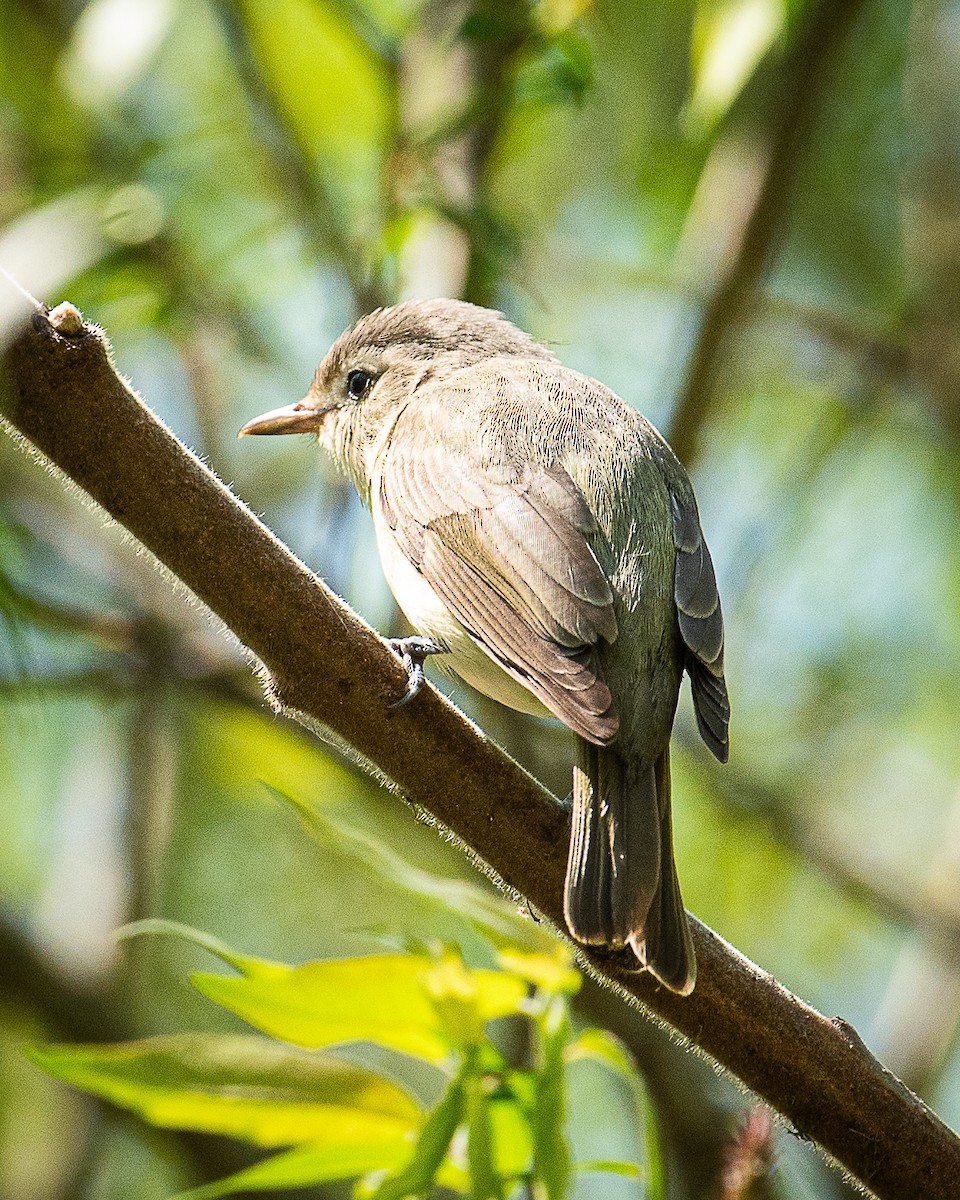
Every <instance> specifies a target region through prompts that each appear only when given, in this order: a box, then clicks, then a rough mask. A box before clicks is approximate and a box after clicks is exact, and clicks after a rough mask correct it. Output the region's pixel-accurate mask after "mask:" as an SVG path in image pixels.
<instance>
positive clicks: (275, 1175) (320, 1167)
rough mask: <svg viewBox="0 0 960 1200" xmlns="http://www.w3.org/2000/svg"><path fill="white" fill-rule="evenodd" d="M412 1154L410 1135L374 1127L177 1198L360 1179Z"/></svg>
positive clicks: (204, 1199)
mask: <svg viewBox="0 0 960 1200" xmlns="http://www.w3.org/2000/svg"><path fill="white" fill-rule="evenodd" d="M409 1156H410V1140H409V1138H408V1137H403V1138H402V1139H400V1138H398V1139H395V1140H390V1139H389V1138H385V1137H383V1135H382V1132H381V1133H380V1134H379V1135H378V1133H377V1130H376V1129H374V1128H371V1130H370V1135H369V1136H368V1137H366V1138H364V1137H362V1136H361V1137H358V1138H357V1139H356V1140H355V1141H350V1142H348V1141H340V1142H339V1143H337V1144H335V1145H323V1144H312V1145H308V1146H298V1147H297V1148H296V1149H295V1150H288V1151H286V1152H285V1153H284V1154H276V1155H274V1156H273V1157H272V1158H268V1159H266V1160H265V1161H264V1162H262V1163H257V1164H256V1165H255V1166H253V1167H247V1168H246V1170H243V1171H238V1172H237V1173H236V1174H235V1175H229V1176H227V1178H226V1179H219V1180H217V1181H216V1182H215V1183H208V1184H204V1186H203V1187H198V1188H193V1189H191V1190H190V1191H189V1192H181V1193H180V1194H179V1195H178V1196H177V1197H176V1198H175V1200H217V1197H219V1196H232V1195H234V1194H235V1193H236V1192H268V1191H276V1190H278V1189H280V1188H299V1187H311V1186H312V1185H314V1184H318V1183H330V1182H332V1181H333V1180H337V1179H356V1178H357V1177H358V1176H360V1175H365V1174H367V1172H369V1171H382V1170H392V1169H394V1168H395V1167H398V1166H399V1165H400V1164H401V1163H403V1162H405V1161H406V1160H407V1158H409Z"/></svg>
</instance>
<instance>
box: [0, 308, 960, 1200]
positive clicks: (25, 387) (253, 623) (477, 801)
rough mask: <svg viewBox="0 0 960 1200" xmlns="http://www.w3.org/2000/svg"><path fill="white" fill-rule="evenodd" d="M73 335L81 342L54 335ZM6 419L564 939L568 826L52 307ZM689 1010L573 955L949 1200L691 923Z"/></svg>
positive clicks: (741, 1073)
mask: <svg viewBox="0 0 960 1200" xmlns="http://www.w3.org/2000/svg"><path fill="white" fill-rule="evenodd" d="M71 330H75V332H73V333H72V335H70V336H68V334H69V333H70V331H71ZM7 370H8V375H9V382H10V386H9V388H8V390H7V393H6V395H5V396H4V397H3V399H2V401H0V403H2V405H3V408H4V415H5V416H6V417H7V419H8V421H9V422H10V424H11V425H12V426H13V427H14V429H16V430H19V432H20V433H21V434H22V435H23V436H24V437H25V438H27V439H29V441H30V442H32V443H33V445H34V446H35V447H36V448H37V449H38V450H39V451H40V452H41V453H42V454H43V455H44V456H45V457H46V459H48V460H49V461H50V462H51V463H53V464H54V465H55V466H56V467H57V468H59V469H60V470H61V471H62V472H64V473H65V474H66V475H67V476H69V477H70V478H71V479H72V480H74V481H75V482H76V483H78V484H79V485H80V486H81V487H82V488H83V489H84V490H85V491H86V492H87V493H88V494H89V495H90V496H91V497H92V498H93V499H94V500H95V501H96V502H97V503H98V504H99V505H101V507H103V508H104V509H105V510H106V511H107V512H108V513H109V514H110V515H111V516H113V517H114V519H116V520H117V521H120V522H121V523H122V524H123V525H124V526H126V528H127V529H129V530H130V532H131V533H133V534H134V536H135V537H137V538H138V539H139V540H140V541H141V542H142V543H143V544H144V545H145V546H146V547H148V548H149V549H150V550H151V551H152V552H153V553H154V554H155V555H156V557H157V558H158V559H159V560H160V562H161V563H163V564H164V565H165V566H166V567H167V568H168V569H169V570H170V571H172V572H173V573H174V574H175V575H176V576H178V577H179V578H180V579H181V580H182V581H183V583H184V584H186V586H187V587H189V588H190V589H191V590H192V591H193V592H194V593H195V594H196V595H197V596H198V597H199V598H200V599H201V600H202V601H203V602H204V603H205V604H207V605H208V606H209V607H210V608H211V609H212V610H213V611H214V612H215V613H216V614H217V615H218V616H219V617H220V618H221V619H222V620H223V621H224V622H225V624H226V625H227V626H228V627H229V628H230V629H231V630H232V631H233V632H234V633H235V634H236V636H237V637H238V638H239V639H240V641H241V642H243V643H244V645H246V646H247V647H249V649H250V650H251V651H252V652H253V654H254V655H256V656H257V658H258V659H259V660H260V661H261V662H262V663H263V664H264V666H265V668H266V670H267V671H268V672H269V679H270V682H269V689H270V693H271V696H272V698H273V700H274V702H275V703H276V704H277V705H279V706H282V707H284V708H285V709H287V710H288V711H293V712H297V713H300V714H301V715H302V719H303V720H304V721H305V723H308V724H312V725H313V726H314V727H316V726H322V727H325V728H327V729H328V730H330V731H332V732H333V733H334V735H336V736H337V737H338V738H340V739H343V740H345V741H346V742H348V743H350V744H351V745H353V746H354V747H355V748H356V749H357V751H358V752H359V753H360V754H361V755H363V756H364V758H366V759H367V760H369V761H370V762H371V763H374V764H376V767H377V768H378V769H379V770H380V771H381V772H382V773H383V774H384V775H386V776H387V777H388V778H390V779H391V780H393V781H394V782H395V783H396V784H397V786H398V787H399V788H400V790H401V791H402V792H403V794H404V795H405V796H406V797H407V799H409V800H410V801H411V802H412V803H413V804H415V805H417V806H418V807H420V808H421V809H422V810H423V811H424V812H425V813H426V814H427V815H429V816H432V817H434V818H436V819H437V820H438V821H440V822H441V823H442V824H443V825H445V826H446V827H448V828H449V829H450V830H451V831H452V832H453V833H454V834H455V835H456V836H457V837H458V838H460V839H461V840H462V841H463V842H464V843H465V845H466V847H467V849H468V850H469V851H471V852H473V853H474V854H475V855H477V856H478V857H479V858H480V859H481V860H482V861H483V862H484V863H487V864H489V868H490V869H491V871H492V872H494V873H496V875H497V876H498V877H499V878H500V880H501V881H502V882H503V883H504V885H505V886H507V887H508V888H512V889H514V890H515V891H516V892H518V893H520V894H521V895H523V896H524V897H526V898H527V900H528V901H529V903H530V904H532V905H533V906H534V907H535V908H537V909H538V910H540V911H541V912H542V913H543V914H544V915H545V916H546V917H547V918H549V919H550V920H551V921H552V922H554V924H555V925H556V926H557V927H558V928H561V929H562V928H563V915H562V895H563V875H564V865H565V858H566V854H565V847H566V843H567V836H568V816H567V813H566V812H565V810H564V809H563V808H562V806H561V805H560V804H558V803H557V801H556V799H555V798H554V797H553V796H551V795H550V794H549V793H548V792H547V791H546V790H545V789H543V788H542V787H541V786H540V785H539V784H538V783H537V782H536V781H535V780H534V779H533V778H532V777H531V776H529V775H527V774H526V773H525V772H524V771H522V770H521V769H520V768H519V767H518V766H517V765H516V764H515V763H513V762H512V761H511V760H510V759H508V758H507V757H506V756H505V755H504V754H503V753H502V752H501V751H500V750H498V749H497V748H496V746H494V745H493V744H492V743H491V742H490V741H488V740H487V739H486V738H485V737H484V736H483V735H482V734H481V733H480V732H479V731H478V730H477V729H476V727H475V726H473V725H471V724H470V723H469V722H468V721H467V720H466V719H465V718H464V717H463V716H462V715H461V714H460V713H459V712H457V710H456V709H454V708H453V707H452V705H450V704H449V703H448V702H447V701H446V700H445V699H444V698H443V697H442V696H440V695H439V694H438V693H437V692H436V691H434V690H433V689H424V692H423V694H422V695H421V697H419V698H418V699H417V701H416V702H415V703H414V704H412V705H410V706H408V707H406V708H402V709H397V710H393V711H388V708H387V705H388V702H389V700H390V699H391V698H392V697H394V696H399V695H401V694H402V691H403V689H404V686H405V682H406V675H405V672H404V670H403V668H402V666H401V665H400V663H399V660H398V659H397V658H396V656H395V655H393V653H392V652H391V651H390V650H389V649H388V648H387V646H386V645H385V643H384V642H383V641H382V639H380V638H379V637H378V636H377V635H376V634H375V633H374V632H373V631H372V630H371V629H369V628H368V627H367V626H366V625H364V624H363V623H362V622H361V621H360V619H359V618H358V617H357V616H356V615H355V614H354V613H353V612H352V611H351V610H350V609H349V608H348V607H347V606H346V605H345V604H344V603H343V602H342V601H340V600H339V599H338V598H337V597H336V596H334V595H333V594H332V593H331V592H330V591H329V590H328V589H327V588H325V587H324V585H323V584H322V583H321V582H320V581H319V580H318V579H317V578H316V577H315V576H314V575H312V574H311V573H310V572H309V571H308V570H307V569H306V568H305V567H304V566H303V565H302V564H301V563H300V562H298V561H297V560H296V559H295V558H294V557H293V556H292V555H291V554H290V553H289V551H287V550H286V548H285V547H284V546H282V545H281V544H280V542H278V541H277V539H276V538H275V537H274V536H273V535H272V534H271V533H270V532H269V530H267V529H266V528H265V527H264V526H263V525H262V524H261V523H260V522H259V521H258V520H257V519H256V518H255V517H254V516H253V515H252V514H251V513H250V512H249V511H248V510H247V509H246V508H245V507H244V506H243V505H242V504H241V503H240V502H239V501H238V500H237V499H236V498H235V497H234V496H233V495H232V494H231V493H230V492H229V491H228V490H227V489H226V488H225V487H224V486H223V485H222V484H221V483H220V482H219V481H218V480H217V479H216V478H215V476H214V475H213V474H212V473H211V472H210V471H209V470H207V468H206V467H204V466H203V464H202V463H200V462H199V461H198V460H197V459H196V458H195V457H194V456H193V455H192V454H191V453H190V452H189V451H187V450H186V449H185V448H184V447H183V446H182V445H181V444H180V443H178V442H177V440H176V439H175V438H174V437H173V435H172V434H171V433H170V432H169V431H168V430H167V429H166V427H165V426H163V425H162V424H161V423H160V421H159V420H158V419H157V418H156V417H155V416H154V415H153V414H152V413H151V412H150V411H149V410H148V409H147V408H146V407H145V406H144V405H143V404H142V403H141V402H140V401H139V400H138V399H137V397H135V396H134V395H133V394H132V392H131V391H130V390H129V389H128V388H127V386H126V385H125V384H124V383H123V382H122V380H121V379H120V378H119V377H118V376H117V374H116V372H115V370H114V368H113V366H112V363H111V361H110V357H109V349H108V346H107V343H106V341H105V339H104V338H103V336H102V334H100V332H99V331H98V330H96V329H94V328H93V327H90V326H79V327H78V326H77V324H76V313H75V310H72V309H71V308H69V306H61V308H60V309H57V310H55V311H54V312H53V313H52V314H50V315H49V318H47V317H44V316H43V315H41V314H37V315H36V316H35V317H34V318H33V326H32V328H30V329H28V331H27V332H26V333H25V334H24V335H23V336H22V337H21V338H20V339H19V340H18V342H17V343H16V344H15V345H14V346H13V347H12V349H11V351H10V354H9V358H8V362H7ZM692 925H693V937H694V942H695V945H696V951H697V958H698V962H699V982H698V984H697V988H696V991H695V992H694V993H693V995H692V996H690V997H686V998H685V997H680V996H676V995H673V994H672V993H669V992H666V991H665V990H663V989H662V988H659V987H658V986H657V985H656V983H655V982H654V981H653V980H652V979H651V978H650V977H649V976H647V975H643V974H639V975H638V974H636V973H631V972H628V971H626V970H624V968H623V965H622V964H621V963H620V962H619V961H618V960H617V958H616V957H609V956H607V957H604V956H602V955H600V954H597V953H586V952H584V953H583V954H582V956H581V957H582V961H583V962H584V964H585V965H587V966H588V967H589V968H590V969H592V970H593V971H595V972H596V973H597V974H598V975H600V976H602V977H604V978H605V979H607V980H609V981H610V982H612V983H614V984H615V985H616V986H617V987H618V988H620V989H621V990H622V992H623V993H624V994H625V995H627V996H629V997H631V998H632V999H634V1000H638V1001H640V1002H641V1003H642V1004H643V1005H645V1006H646V1007H647V1008H648V1009H649V1010H650V1011H651V1012H652V1013H654V1014H655V1015H656V1016H657V1017H659V1018H660V1019H661V1020H663V1021H665V1022H667V1023H668V1024H670V1025H672V1026H673V1027H674V1029H676V1030H677V1031H679V1032H680V1033H682V1034H683V1035H684V1036H685V1037H686V1038H688V1039H690V1041H691V1042H693V1043H694V1044H695V1045H697V1046H698V1047H700V1048H701V1049H702V1050H703V1051H704V1052H706V1053H707V1054H709V1055H710V1056H712V1057H713V1058H714V1059H715V1060H716V1061H717V1062H718V1063H720V1064H722V1065H723V1066H724V1067H726V1068H727V1069H728V1070H729V1071H731V1072H733V1074H735V1075H736V1076H738V1077H739V1078H740V1079H741V1080H742V1081H743V1082H744V1083H745V1084H747V1085H748V1086H749V1087H751V1088H752V1089H753V1090H754V1091H756V1092H757V1093H758V1094H759V1095H761V1096H762V1097H763V1098H764V1099H766V1100H767V1101H768V1102H769V1103H770V1104H771V1105H773V1106H774V1107H775V1108H776V1109H777V1110H779V1111H780V1112H781V1113H783V1115H784V1116H785V1117H786V1119H787V1120H788V1121H789V1122H790V1123H791V1124H792V1125H793V1126H794V1128H795V1129H796V1130H797V1132H798V1134H799V1135H800V1136H801V1137H804V1138H809V1139H812V1140H814V1141H816V1142H817V1143H818V1144H819V1145H820V1146H821V1147H822V1148H823V1149H824V1150H826V1151H827V1153H829V1154H830V1155H832V1156H833V1157H834V1158H835V1159H837V1160H838V1161H839V1162H840V1163H842V1164H843V1166H844V1167H846V1168H847V1170H849V1171H850V1172H851V1173H852V1174H853V1175H855V1176H856V1177H857V1178H858V1179H859V1180H860V1181H862V1182H863V1183H864V1184H865V1185H867V1186H869V1187H870V1188H872V1189H873V1191H874V1192H875V1194H876V1195H877V1196H878V1197H881V1200H904V1198H906V1197H917V1196H923V1197H924V1198H925V1200H950V1198H952V1197H953V1196H955V1193H956V1180H957V1179H958V1178H960V1140H958V1139H957V1138H956V1137H955V1136H954V1134H953V1133H952V1132H951V1131H950V1130H949V1129H948V1128H947V1127H946V1126H945V1125H944V1124H943V1123H942V1122H941V1121H940V1120H939V1119H938V1118H937V1117H936V1115H935V1114H934V1113H932V1112H931V1111H930V1110H929V1109H928V1108H927V1107H926V1106H925V1105H924V1104H922V1103H921V1101H920V1100H918V1099H917V1098H916V1097H915V1096H914V1095H913V1094H912V1093H910V1092H909V1091H908V1090H907V1089H906V1088H905V1087H904V1086H903V1085H902V1084H901V1083H900V1082H899V1081H898V1080H897V1079H895V1078H894V1077H893V1076H892V1075H890V1074H889V1073H888V1072H887V1071H885V1069H884V1068H883V1066H882V1065H881V1064H880V1063H879V1062H878V1061H877V1060H876V1059H875V1058H874V1057H873V1056H872V1055H871V1054H870V1053H869V1051H868V1050H867V1049H866V1047H865V1046H864V1045H863V1043H862V1042H861V1041H860V1039H859V1037H858V1036H857V1035H856V1033H855V1032H854V1030H853V1029H852V1028H851V1027H850V1026H849V1025H847V1024H846V1022H844V1021H842V1020H840V1019H839V1018H837V1019H834V1020H828V1019H827V1018H826V1017H823V1016H821V1015H820V1014H819V1013H817V1012H816V1011H815V1010H813V1009H812V1008H809V1007H808V1006H807V1005H805V1004H803V1003H802V1002H801V1001H800V1000H798V999H797V998H796V997H795V996H792V995H791V994H790V993H789V992H788V991H787V990H786V989H785V988H783V987H781V986H780V985H779V984H778V983H777V982H776V980H774V979H773V978H772V977H771V976H769V975H768V974H766V973H765V972H763V971H761V970H759V969H758V968H757V967H755V966H754V965H753V964H752V963H750V962H749V961H748V960H747V959H745V958H744V957H743V956H742V955H740V954H739V953H738V952H737V951H736V950H735V949H733V947H731V946H729V945H728V944H727V943H726V942H724V941H723V940H722V939H721V938H720V937H719V936H718V935H717V934H715V933H713V932H712V931H711V930H710V929H708V928H707V927H706V926H704V925H703V924H701V923H700V922H698V921H696V920H695V919H694V920H693V921H692Z"/></svg>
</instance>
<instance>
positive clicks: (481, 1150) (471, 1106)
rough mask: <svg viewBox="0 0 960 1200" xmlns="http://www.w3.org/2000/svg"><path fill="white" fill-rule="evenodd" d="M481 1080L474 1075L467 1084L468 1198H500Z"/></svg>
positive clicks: (499, 1183)
mask: <svg viewBox="0 0 960 1200" xmlns="http://www.w3.org/2000/svg"><path fill="white" fill-rule="evenodd" d="M485 1082H486V1081H485V1080H484V1079H483V1077H482V1076H480V1077H478V1076H476V1075H474V1076H473V1077H472V1078H471V1079H470V1080H469V1083H468V1087H467V1166H468V1168H469V1171H470V1196H471V1198H472V1200H503V1184H502V1182H501V1180H500V1177H499V1176H498V1174H497V1171H496V1168H495V1167H494V1162H493V1145H494V1143H493V1128H492V1123H491V1120H490V1097H489V1095H488V1094H487V1090H486V1087H485Z"/></svg>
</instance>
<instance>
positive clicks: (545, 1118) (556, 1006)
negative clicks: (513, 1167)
mask: <svg viewBox="0 0 960 1200" xmlns="http://www.w3.org/2000/svg"><path fill="white" fill-rule="evenodd" d="M538 1027H539V1031H540V1063H539V1066H538V1069H537V1071H536V1073H535V1076H534V1100H533V1112H532V1115H531V1131H532V1133H533V1162H534V1171H535V1173H536V1175H537V1176H538V1177H539V1178H540V1179H541V1180H542V1182H543V1185H544V1189H545V1192H546V1195H547V1197H548V1200H564V1197H566V1196H567V1194H568V1192H569V1190H570V1149H569V1147H568V1145H567V1139H566V1137H565V1136H564V1121H565V1119H566V1092H565V1086H564V1085H565V1078H564V1051H565V1050H566V1046H567V1042H568V1041H569V1037H570V1015H569V1012H568V1009H567V1005H566V1001H565V1000H564V999H563V998H562V997H560V996H557V997H555V998H554V999H553V1000H551V1001H550V1003H549V1004H548V1005H547V1008H546V1010H545V1011H544V1013H543V1015H542V1016H541V1017H540V1019H539V1021H538Z"/></svg>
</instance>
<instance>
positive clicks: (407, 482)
mask: <svg viewBox="0 0 960 1200" xmlns="http://www.w3.org/2000/svg"><path fill="white" fill-rule="evenodd" d="M408 413H409V410H408ZM408 413H405V414H404V416H403V417H402V418H401V420H400V421H399V422H398V423H397V427H396V428H395V429H394V433H393V438H392V440H391V443H390V446H389V447H388V452H387V453H386V454H385V455H384V456H383V459H382V460H381V461H382V468H381V478H380V486H379V497H380V505H381V511H382V513H383V516H384V518H385V520H386V521H387V523H388V525H389V526H390V528H391V529H392V531H393V533H394V536H395V538H396V540H397V544H398V545H399V547H400V549H401V551H402V552H403V553H404V555H405V556H406V557H407V559H408V560H409V561H410V562H411V563H412V564H413V566H414V567H416V569H417V570H418V571H419V572H420V573H421V575H423V577H424V579H425V580H426V581H427V582H428V583H429V584H430V586H431V587H432V588H433V590H434V591H435V592H436V594H437V595H438V596H439V597H440V599H441V600H442V601H443V603H444V604H445V605H446V606H447V608H449V610H450V611H451V612H452V613H453V615H454V616H455V617H456V618H457V620H458V621H460V623H461V624H462V625H463V626H464V628H466V630H467V631H468V633H469V634H470V635H471V637H472V638H473V639H474V640H475V641H476V642H477V643H478V645H479V646H480V647H481V648H482V649H483V650H484V651H485V652H486V653H487V654H489V655H490V657H491V658H493V659H494V660H495V661H496V662H497V663H498V664H499V666H500V667H501V668H502V669H503V670H504V671H506V672H507V674H509V675H511V676H512V677H513V678H514V679H517V680H518V681H519V682H521V683H522V684H524V685H525V686H526V687H528V688H529V689H530V691H531V692H533V694H534V695H536V696H537V697H538V698H539V699H540V700H541V701H542V702H543V703H544V704H545V705H546V707H547V708H548V709H550V711H551V712H553V713H555V714H556V716H558V717H559V718H560V719H561V720H562V721H564V722H565V723H566V724H567V725H569V726H570V727H571V728H572V729H573V730H575V732H577V733H579V734H580V735H581V736H582V737H584V738H587V739H588V740H589V741H592V742H596V743H600V744H603V743H606V742H609V741H611V740H612V739H613V738H614V737H615V736H616V732H617V728H618V724H619V722H618V718H617V715H616V713H615V712H614V709H613V700H612V698H611V695H610V689H609V688H608V687H607V685H606V683H605V682H604V680H603V678H602V675H601V672H600V667H599V663H598V660H597V648H598V643H599V642H600V640H601V639H603V640H605V641H607V642H612V641H614V640H615V638H616V636H617V622H616V617H615V616H614V611H613V593H612V591H611V589H610V584H609V582H608V580H607V578H606V576H605V575H604V572H603V569H602V567H601V566H600V563H599V561H598V560H597V557H596V555H595V553H594V551H593V549H592V548H591V545H590V543H589V541H588V536H589V535H591V534H593V533H595V532H596V522H595V520H594V517H593V514H592V513H591V511H590V509H589V507H588V505H587V503H586V501H585V500H584V498H583V496H582V495H581V493H580V491H579V489H578V488H577V486H576V484H575V483H574V482H573V480H572V479H571V478H570V476H569V475H568V474H567V472H566V471H565V470H564V469H563V467H562V466H560V465H559V464H555V465H552V466H549V467H525V468H523V469H518V470H516V471H514V472H510V471H509V470H507V469H505V468H503V467H502V466H501V467H498V473H497V474H496V475H494V474H492V473H491V472H489V471H483V470H482V467H481V465H480V464H479V463H474V461H473V460H472V459H471V458H470V457H469V456H467V455H465V454H462V453H456V452H454V451H451V450H450V449H449V448H448V447H446V446H445V445H444V444H443V443H442V442H438V441H437V440H436V439H435V438H434V437H432V436H431V435H430V430H429V427H428V424H427V423H426V421H424V420H422V419H418V414H416V413H415V414H413V415H412V416H408Z"/></svg>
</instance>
